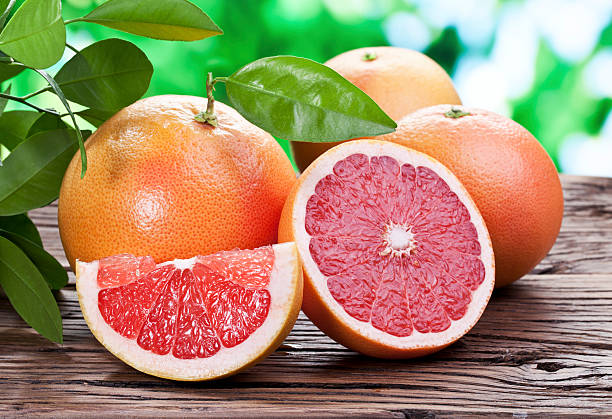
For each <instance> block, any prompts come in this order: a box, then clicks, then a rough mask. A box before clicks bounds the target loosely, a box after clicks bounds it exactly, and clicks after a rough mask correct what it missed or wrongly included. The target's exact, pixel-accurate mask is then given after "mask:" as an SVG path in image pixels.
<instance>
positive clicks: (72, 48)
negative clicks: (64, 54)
mask: <svg viewBox="0 0 612 419" xmlns="http://www.w3.org/2000/svg"><path fill="white" fill-rule="evenodd" d="M66 46H67V47H68V48H69V49H71V50H72V51H74V53H75V54H78V53H79V52H80V51H79V50H78V49H76V48H75V47H73V46H72V45H70V44H69V43H68V42H66Z"/></svg>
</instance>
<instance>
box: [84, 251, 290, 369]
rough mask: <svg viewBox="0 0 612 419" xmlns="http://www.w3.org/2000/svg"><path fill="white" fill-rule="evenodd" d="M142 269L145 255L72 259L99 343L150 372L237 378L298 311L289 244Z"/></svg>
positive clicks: (270, 348)
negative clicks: (80, 260)
mask: <svg viewBox="0 0 612 419" xmlns="http://www.w3.org/2000/svg"><path fill="white" fill-rule="evenodd" d="M149 268H151V266H149V264H148V258H142V257H135V256H131V255H125V254H122V255H116V256H111V257H109V258H104V259H101V260H100V261H95V262H91V263H83V262H78V264H77V291H78V294H79V301H80V303H81V308H82V311H83V315H84V317H85V319H86V321H87V323H88V325H89V327H90V329H91V330H92V332H93V334H94V335H95V336H96V338H97V339H98V340H99V341H100V342H101V343H102V344H103V345H104V346H106V347H107V349H109V350H110V351H111V352H112V353H113V354H115V355H116V356H117V357H119V358H120V359H122V360H124V361H125V362H126V363H128V364H130V365H132V366H133V367H135V368H136V369H139V370H141V371H144V372H147V373H149V374H152V375H157V376H161V377H166V378H173V379H178V380H202V379H211V378H218V377H220V376H225V375H228V374H232V373H234V372H237V371H238V370H240V369H242V368H244V367H246V366H247V365H250V364H251V363H253V362H255V361H256V360H258V359H261V358H262V357H264V356H265V355H267V354H268V353H270V352H271V351H273V350H274V349H275V348H276V347H277V346H278V345H279V344H280V343H281V342H282V340H283V339H284V338H285V337H286V335H287V334H288V333H289V331H290V330H291V327H292V326H293V324H294V323H295V320H296V318H297V314H298V312H299V308H300V303H301V296H302V295H301V294H302V285H301V269H299V266H298V260H297V254H296V249H295V245H294V244H293V243H286V244H282V245H274V246H265V247H262V248H258V249H254V250H234V251H228V252H221V253H218V254H215V255H209V256H197V257H194V258H191V259H187V260H175V261H172V262H166V263H162V264H158V265H154V266H153V267H152V268H151V269H149ZM135 271H136V272H135ZM108 278H112V281H111V280H108Z"/></svg>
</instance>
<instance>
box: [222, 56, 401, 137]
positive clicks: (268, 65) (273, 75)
mask: <svg viewBox="0 0 612 419" xmlns="http://www.w3.org/2000/svg"><path fill="white" fill-rule="evenodd" d="M222 80H224V81H225V83H226V87H227V96H228V98H229V100H230V101H231V102H232V105H233V106H234V107H235V108H236V110H238V112H240V113H241V114H242V115H243V116H244V117H245V118H246V119H248V120H249V121H251V122H252V123H254V124H255V125H257V126H259V127H261V128H263V129H264V130H266V131H268V132H269V133H270V134H272V135H275V136H277V137H281V138H284V139H286V140H292V141H313V142H320V141H340V140H348V139H351V138H357V137H369V136H375V135H380V134H386V133H389V132H393V131H394V129H395V127H396V126H397V125H396V124H395V122H394V121H393V120H392V119H391V118H390V117H389V116H387V114H385V113H384V112H383V111H382V109H380V107H379V106H378V105H377V104H376V103H375V102H374V101H373V100H372V99H370V97H369V96H368V95H366V94H365V93H364V92H362V91H361V90H360V89H359V88H357V87H356V86H355V85H354V84H352V83H350V82H349V81H348V80H346V79H345V78H343V77H342V76H340V75H339V74H338V73H336V72H335V71H334V70H332V69H331V68H329V67H326V66H324V65H322V64H319V63H317V62H314V61H312V60H308V59H306V58H299V57H291V56H278V57H267V58H262V59H259V60H257V61H254V62H252V63H250V64H247V65H246V66H244V67H242V68H241V69H240V70H238V71H236V72H235V73H234V74H232V75H231V76H230V77H228V78H227V79H222Z"/></svg>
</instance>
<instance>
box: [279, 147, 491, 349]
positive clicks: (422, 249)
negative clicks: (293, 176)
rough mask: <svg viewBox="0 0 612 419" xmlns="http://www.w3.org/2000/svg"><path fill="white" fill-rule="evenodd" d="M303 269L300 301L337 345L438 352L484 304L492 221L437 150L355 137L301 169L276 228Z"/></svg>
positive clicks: (488, 289) (462, 331)
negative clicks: (291, 245) (435, 155)
mask: <svg viewBox="0 0 612 419" xmlns="http://www.w3.org/2000/svg"><path fill="white" fill-rule="evenodd" d="M279 239H280V240H281V241H284V240H286V241H294V242H295V243H296V244H297V248H298V254H299V257H300V259H301V261H302V265H303V269H304V301H303V304H302V310H303V311H304V313H305V314H306V315H307V316H308V317H309V318H310V319H311V320H312V322H313V323H315V324H316V325H317V326H318V327H319V328H320V329H321V330H323V332H325V333H326V334H327V335H328V336H330V337H331V338H332V339H334V340H336V341H337V342H339V343H341V344H343V345H345V346H347V347H349V348H351V349H354V350H356V351H359V352H361V353H364V354H366V355H371V356H376V357H382V358H411V357H415V356H421V355H425V354H428V353H432V352H435V351H437V350H440V349H442V348H444V347H446V346H448V345H450V344H451V343H452V342H454V341H456V340H457V339H459V338H460V337H461V336H463V335H464V334H465V333H467V332H468V331H469V330H470V329H471V328H472V327H473V326H474V324H476V322H477V321H478V319H479V318H480V316H481V314H482V312H483V311H484V309H485V307H486V305H487V303H488V301H489V297H490V296H491V292H492V290H493V285H494V280H495V274H494V270H495V268H494V259H493V251H492V248H491V241H490V239H489V234H488V232H487V229H486V226H485V223H484V221H483V219H482V217H481V215H480V213H479V212H478V209H477V208H476V206H475V205H474V202H473V201H472V199H471V198H470V196H469V195H468V192H467V191H466V190H465V188H464V187H463V186H462V185H461V183H460V182H459V181H458V180H457V178H456V177H455V176H454V175H453V174H452V173H451V172H450V171H449V170H448V169H447V168H446V167H444V166H443V165H442V164H441V163H439V162H437V161H436V160H434V159H432V158H431V157H429V156H427V155H425V154H423V153H420V152H417V151H414V150H412V149H409V148H407V147H404V146H400V145H397V144H393V143H389V142H383V141H375V140H358V141H350V142H347V143H343V144H341V145H339V146H337V147H334V148H333V149H331V150H329V151H327V152H326V153H324V154H323V155H321V156H320V157H319V158H318V159H317V160H315V162H313V164H311V165H310V166H309V167H308V169H306V171H305V172H304V173H303V174H302V175H301V176H300V178H299V180H298V182H297V184H296V185H295V186H294V188H293V191H292V192H291V194H290V195H289V198H288V200H287V202H286V203H285V208H284V210H283V214H282V217H281V224H280V226H279Z"/></svg>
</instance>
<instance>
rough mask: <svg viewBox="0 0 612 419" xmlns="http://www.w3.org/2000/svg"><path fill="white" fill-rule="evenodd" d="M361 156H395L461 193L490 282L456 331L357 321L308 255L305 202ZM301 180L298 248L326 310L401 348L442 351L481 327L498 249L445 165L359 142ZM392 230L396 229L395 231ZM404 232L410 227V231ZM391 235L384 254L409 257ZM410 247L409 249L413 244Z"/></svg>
mask: <svg viewBox="0 0 612 419" xmlns="http://www.w3.org/2000/svg"><path fill="white" fill-rule="evenodd" d="M357 153H361V154H365V155H367V156H368V157H373V156H390V157H393V158H394V159H396V160H397V161H398V163H399V164H400V166H401V165H402V164H404V163H408V164H411V165H413V166H415V167H417V166H425V167H428V168H431V169H432V170H434V171H435V172H436V173H437V174H438V175H439V176H441V177H442V178H443V179H444V180H445V181H446V183H447V184H448V186H449V187H450V189H451V190H452V191H453V192H455V193H456V194H457V196H458V197H459V198H460V200H461V201H462V202H463V204H464V205H465V206H466V208H467V209H468V211H469V214H470V218H471V220H472V222H473V224H474V226H475V227H476V231H477V233H478V239H479V242H480V244H481V260H482V262H483V264H484V267H485V278H484V281H483V282H482V284H481V285H480V286H479V288H478V289H477V290H476V291H474V292H473V294H472V300H471V302H470V304H469V306H468V309H467V312H466V314H465V315H464V316H463V317H462V318H461V319H459V320H457V321H452V323H451V326H450V327H449V328H448V329H446V330H445V331H443V332H437V333H420V332H418V331H417V330H413V331H412V334H411V335H410V336H406V337H397V336H393V335H390V334H388V333H386V332H383V331H381V330H379V329H376V328H375V327H373V326H372V325H371V323H369V322H363V321H360V320H357V319H355V318H354V317H352V316H350V315H349V314H347V313H346V311H345V310H344V308H343V307H342V306H341V305H340V304H339V303H338V302H337V301H336V300H335V299H334V298H333V296H332V295H331V293H330V291H329V288H328V287H327V277H326V276H324V275H323V274H322V273H321V271H320V270H319V268H318V266H317V264H316V263H315V262H314V260H313V259H312V256H311V254H310V250H309V244H310V238H311V236H310V235H309V234H308V233H307V232H306V229H305V216H306V203H307V201H308V199H309V198H310V197H311V196H312V195H313V194H314V192H315V187H316V185H317V183H318V182H319V181H320V180H321V179H322V178H323V177H325V176H327V175H328V174H330V173H332V171H333V167H334V165H335V164H336V163H337V162H338V161H340V160H342V159H344V158H346V157H348V156H350V155H353V154H357ZM302 176H304V179H303V181H302V182H303V183H302V185H301V187H300V189H299V191H298V192H297V195H296V197H295V201H294V206H293V214H292V223H293V229H294V237H295V240H296V243H297V246H298V253H299V254H300V258H301V260H302V263H303V266H304V270H305V272H306V274H307V276H308V277H309V278H310V281H311V284H312V285H313V288H314V290H315V292H317V293H318V294H319V297H321V299H322V300H323V301H324V303H325V304H326V305H327V307H328V308H329V309H330V310H331V311H332V312H333V313H334V314H335V316H336V317H337V318H339V319H340V321H341V322H342V323H343V324H345V325H346V326H348V327H349V328H351V329H352V330H353V331H354V332H355V333H357V334H359V335H362V336H364V337H366V338H368V339H370V340H375V341H378V342H381V343H383V344H386V345H388V346H392V347H395V348H399V349H412V348H425V347H439V346H443V345H446V344H448V343H450V342H453V341H455V340H457V339H458V338H460V337H461V336H463V335H464V334H465V333H467V331H469V330H470V329H471V328H472V327H473V326H474V324H476V322H477V321H478V319H479V318H480V316H481V314H482V312H483V311H484V308H485V307H486V304H487V302H488V300H489V297H490V296H491V292H492V291H493V286H494V283H495V272H494V257H493V250H492V247H491V242H490V238H489V234H488V232H487V230H486V227H485V223H484V221H483V219H482V216H481V215H480V213H479V212H478V210H477V209H476V206H475V204H474V202H473V201H472V199H471V198H470V197H469V195H468V193H467V191H466V190H465V188H464V187H463V185H461V183H460V182H459V180H458V179H457V178H456V177H455V176H454V175H453V174H452V173H451V172H450V171H449V170H448V169H447V168H446V167H445V166H443V165H442V164H441V163H439V162H437V161H436V160H434V159H432V158H431V157H429V156H427V155H425V154H423V153H420V152H417V151H415V150H412V149H409V148H407V147H404V146H401V145H397V144H394V143H390V142H383V141H372V140H365V141H361V140H356V141H349V142H346V143H343V144H340V145H339V146H337V147H335V148H333V149H332V150H330V151H328V152H327V153H325V154H323V155H322V156H321V157H319V158H318V159H317V160H316V162H315V163H313V164H312V165H311V166H310V167H309V169H308V170H307V172H305V174H304V175H302ZM393 227H394V226H391V228H393ZM405 227H406V228H409V226H405ZM398 234H399V232H397V233H396V237H395V238H396V239H398V237H397V236H398ZM390 235H391V231H388V233H387V235H386V237H383V240H385V239H386V241H387V243H388V247H387V248H386V249H385V250H384V251H383V252H384V253H385V254H389V253H394V252H405V250H396V249H393V247H392V245H390V244H391V243H390V242H391V241H394V237H390ZM408 238H409V237H408V236H404V237H401V238H399V239H401V240H399V241H401V242H405V241H406V240H407V239H408ZM397 244H398V245H399V244H404V243H397ZM397 247H401V246H397ZM408 247H410V244H409V246H408Z"/></svg>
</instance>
